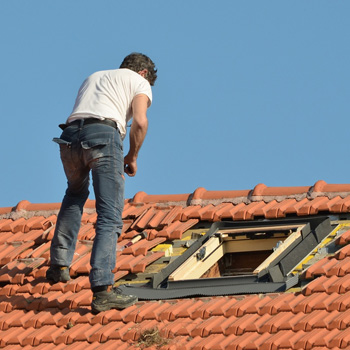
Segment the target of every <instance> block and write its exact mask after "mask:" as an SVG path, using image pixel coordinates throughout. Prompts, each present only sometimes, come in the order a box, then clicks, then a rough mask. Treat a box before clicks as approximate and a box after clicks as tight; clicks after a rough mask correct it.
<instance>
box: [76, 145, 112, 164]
mask: <svg viewBox="0 0 350 350" xmlns="http://www.w3.org/2000/svg"><path fill="white" fill-rule="evenodd" d="M81 147H82V149H83V152H84V157H85V161H86V162H90V161H92V160H94V159H98V158H101V157H108V156H113V153H114V152H113V147H112V144H111V142H110V140H109V139H92V140H86V141H81Z"/></svg>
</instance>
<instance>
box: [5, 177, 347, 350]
mask: <svg viewBox="0 0 350 350" xmlns="http://www.w3.org/2000/svg"><path fill="white" fill-rule="evenodd" d="M59 208H60V203H53V204H32V203H30V202H28V201H21V202H20V203H18V204H17V205H16V206H15V207H14V208H10V207H7V208H0V286H1V288H0V348H3V349H5V350H9V349H21V350H22V349H31V348H33V349H38V350H40V349H45V350H46V349H47V350H50V349H55V350H57V349H66V348H68V349H77V350H78V349H84V350H94V349H104V350H106V349H107V350H108V349H115V348H118V349H140V348H142V346H144V344H143V343H142V339H143V338H142V334H143V333H144V332H145V331H149V330H154V332H157V334H158V335H159V337H158V338H157V341H158V343H157V342H156V343H155V344H153V345H150V346H149V347H148V348H147V349H160V348H161V349H164V350H165V349H168V350H171V349H191V350H192V349H211V350H215V349H236V350H237V349H259V350H264V349H268V350H272V349H295V350H299V349H313V350H321V349H346V348H350V332H349V330H348V329H349V325H350V313H349V310H350V277H349V272H350V244H349V243H350V230H347V229H346V228H345V229H342V231H339V232H340V233H339V234H338V236H337V239H336V240H335V243H334V245H335V247H338V248H341V249H339V250H338V251H336V252H335V253H334V254H330V255H328V256H326V257H324V258H323V259H320V260H319V261H317V262H315V263H314V264H311V266H310V267H309V268H308V269H307V270H306V271H305V273H304V274H303V278H304V279H305V283H306V282H308V283H306V286H305V288H303V289H302V290H301V291H300V290H299V291H297V292H288V293H274V294H261V295H257V294H252V295H240V296H215V297H200V298H185V299H177V300H168V301H162V300H160V301H141V302H138V303H137V304H136V305H133V306H132V307H130V308H127V309H125V310H123V311H117V310H110V311H106V312H103V313H100V314H98V315H93V314H92V313H91V312H90V303H91V298H92V294H91V291H90V284H89V279H88V272H89V270H90V265H89V260H90V251H91V247H92V241H93V239H94V235H95V232H94V224H95V222H96V212H95V210H94V201H90V200H89V201H88V202H87V204H86V206H85V211H84V214H83V218H82V226H81V230H80V232H79V239H80V241H79V242H78V244H77V248H76V254H75V256H74V261H73V264H72V266H71V268H70V273H71V276H72V279H71V280H70V281H69V282H67V283H58V284H54V285H50V284H49V283H47V281H46V280H45V271H46V270H47V268H48V259H49V249H50V240H51V239H52V236H53V229H54V225H55V223H56V220H57V213H58V210H59ZM349 212H350V185H349V184H345V185H338V184H335V185H334V184H327V183H325V182H324V181H318V182H316V183H315V184H314V185H312V186H303V187H267V186H265V185H264V184H258V185H257V186H256V187H255V188H254V189H251V190H239V191H207V190H206V189H204V188H198V189H196V190H195V191H194V192H193V193H191V194H178V195H148V194H146V193H144V192H139V193H137V194H136V195H135V196H134V198H133V199H131V200H127V201H126V202H125V208H124V212H123V219H124V227H123V232H122V235H121V237H120V239H119V242H118V244H119V245H124V244H126V243H128V242H130V240H131V239H132V238H133V237H135V236H136V235H137V234H139V233H140V232H141V231H144V230H145V232H146V233H147V238H143V239H141V240H140V241H139V242H137V243H135V244H133V245H131V246H130V247H127V248H126V249H124V250H123V251H121V252H118V254H117V265H116V268H115V270H114V273H115V276H116V280H117V281H119V282H123V279H124V278H128V276H134V277H133V278H137V279H140V280H144V279H147V278H149V275H150V273H151V272H150V271H151V270H152V269H155V268H156V267H157V266H162V264H166V260H164V258H165V256H166V249H167V248H166V247H167V244H168V243H169V242H171V241H178V240H181V239H184V237H186V235H184V234H185V232H186V231H187V230H191V229H193V228H194V227H196V226H195V225H196V224H197V223H198V222H203V221H204V222H209V223H212V222H216V221H220V220H233V221H247V220H256V219H268V220H274V219H281V218H285V217H287V216H294V217H297V216H300V217H307V216H310V215H317V214H320V213H322V215H333V214H342V215H345V216H346V215H347V214H348V213H349ZM161 244H165V245H164V247H163V248H161V249H155V248H158V246H159V247H161ZM157 268H158V267H157ZM135 276H136V277H135Z"/></svg>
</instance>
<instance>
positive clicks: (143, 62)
mask: <svg viewBox="0 0 350 350" xmlns="http://www.w3.org/2000/svg"><path fill="white" fill-rule="evenodd" d="M156 79H157V70H156V69H155V65H154V63H153V62H152V61H151V59H150V58H149V57H147V56H146V55H143V54H140V53H132V54H130V55H128V56H127V57H125V59H124V60H123V62H122V64H121V66H120V68H119V69H114V70H107V71H101V72H96V73H94V74H92V75H91V76H89V77H88V78H87V79H86V80H85V81H84V82H83V84H82V86H81V87H80V89H79V92H78V96H77V99H76V101H75V105H74V108H73V112H72V114H71V115H70V116H69V118H68V119H67V122H66V124H63V125H60V127H61V129H63V133H62V135H61V137H60V138H55V139H54V141H55V142H57V143H58V144H59V146H60V154H61V160H62V164H63V167H64V171H65V174H66V177H67V182H68V187H67V190H66V193H65V196H64V198H63V201H62V205H61V209H60V212H59V214H58V217H57V224H56V229H55V234H54V237H53V240H52V243H51V251H50V253H51V265H50V268H49V269H48V270H47V273H46V277H47V279H48V280H50V281H52V282H54V283H57V282H67V281H68V280H69V279H70V276H69V266H70V264H71V262H72V259H73V254H74V250H75V246H76V241H77V236H78V232H79V229H80V222H81V215H82V213H83V206H84V204H85V202H86V200H87V198H88V195H89V190H88V188H89V173H90V171H91V174H92V180H93V188H94V192H95V198H96V212H97V222H96V236H95V239H94V243H93V248H92V252H91V260H90V264H91V271H90V276H89V279H90V284H91V289H92V292H93V301H92V304H91V307H92V311H93V312H94V313H98V312H100V311H105V310H109V309H112V308H117V309H123V308H126V307H129V306H131V305H133V304H134V303H135V302H136V301H137V297H135V296H132V295H123V294H121V292H120V290H119V289H114V288H112V286H113V283H114V275H113V273H112V270H113V269H114V267H115V263H116V245H117V240H118V237H119V235H120V233H121V231H122V227H123V222H122V212H123V207H124V172H125V173H126V174H128V175H129V176H135V174H136V172H137V157H138V153H139V150H140V147H141V145H142V143H143V141H144V138H145V135H146V132H147V127H148V120H147V108H148V107H149V106H150V105H151V102H152V91H151V85H154V82H155V80H156ZM131 118H132V119H133V121H132V125H131V129H130V135H129V138H130V150H129V152H128V154H127V155H126V156H125V158H124V159H123V139H124V137H125V134H126V124H127V122H128V121H129V120H130V119H131Z"/></svg>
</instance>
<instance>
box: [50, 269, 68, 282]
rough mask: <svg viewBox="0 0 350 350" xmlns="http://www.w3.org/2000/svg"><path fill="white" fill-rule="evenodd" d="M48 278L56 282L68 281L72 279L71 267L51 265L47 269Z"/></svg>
mask: <svg viewBox="0 0 350 350" xmlns="http://www.w3.org/2000/svg"><path fill="white" fill-rule="evenodd" d="M46 279H48V280H49V281H52V282H54V283H57V282H68V281H69V280H70V276H69V268H68V267H67V266H57V265H51V266H50V268H49V269H48V270H47V271H46Z"/></svg>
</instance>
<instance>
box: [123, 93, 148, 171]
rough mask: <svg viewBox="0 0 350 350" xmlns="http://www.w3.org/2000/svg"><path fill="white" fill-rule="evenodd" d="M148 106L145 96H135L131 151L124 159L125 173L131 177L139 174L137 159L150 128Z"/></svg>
mask: <svg viewBox="0 0 350 350" xmlns="http://www.w3.org/2000/svg"><path fill="white" fill-rule="evenodd" d="M148 106H149V99H148V97H147V96H146V95H143V94H140V95H137V96H135V97H134V99H133V101H132V110H133V121H132V124H131V129H130V136H129V138H130V149H129V153H128V154H127V155H126V156H125V158H124V171H125V172H126V173H127V174H128V175H129V176H135V174H136V172H137V157H138V153H139V151H140V148H141V146H142V143H143V141H144V139H145V136H146V133H147V128H148V120H147V108H148Z"/></svg>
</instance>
